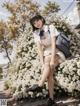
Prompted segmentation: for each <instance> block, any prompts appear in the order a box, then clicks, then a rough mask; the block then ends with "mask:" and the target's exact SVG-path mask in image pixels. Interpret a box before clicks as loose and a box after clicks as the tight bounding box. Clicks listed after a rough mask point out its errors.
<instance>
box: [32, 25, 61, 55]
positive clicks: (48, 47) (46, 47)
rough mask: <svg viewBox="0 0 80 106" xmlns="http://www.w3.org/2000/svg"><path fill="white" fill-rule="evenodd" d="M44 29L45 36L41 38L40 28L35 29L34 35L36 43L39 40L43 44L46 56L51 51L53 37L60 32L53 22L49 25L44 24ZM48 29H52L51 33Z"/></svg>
mask: <svg viewBox="0 0 80 106" xmlns="http://www.w3.org/2000/svg"><path fill="white" fill-rule="evenodd" d="M42 29H43V30H44V36H42V37H41V38H40V36H39V33H40V29H39V30H36V31H34V33H33V36H34V41H35V43H37V42H39V43H40V44H41V45H42V46H43V50H44V56H46V55H48V54H50V53H51V38H52V37H53V36H58V34H59V32H58V31H57V29H56V28H55V26H54V25H52V24H51V25H49V26H48V25H44V26H43V28H42ZM48 30H49V31H50V33H49V31H48Z"/></svg>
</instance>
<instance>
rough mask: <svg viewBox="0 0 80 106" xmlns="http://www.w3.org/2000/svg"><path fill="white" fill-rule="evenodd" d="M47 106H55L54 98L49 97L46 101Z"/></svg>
mask: <svg viewBox="0 0 80 106" xmlns="http://www.w3.org/2000/svg"><path fill="white" fill-rule="evenodd" d="M47 106H57V104H56V102H55V101H54V100H52V99H51V98H49V99H48V101H47Z"/></svg>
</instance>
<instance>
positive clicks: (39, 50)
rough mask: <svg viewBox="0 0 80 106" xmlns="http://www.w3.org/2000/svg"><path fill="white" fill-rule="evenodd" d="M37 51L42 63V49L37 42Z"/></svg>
mask: <svg viewBox="0 0 80 106" xmlns="http://www.w3.org/2000/svg"><path fill="white" fill-rule="evenodd" d="M37 51H38V55H39V57H40V62H41V64H42V65H43V64H44V58H43V49H42V46H41V44H40V43H39V42H37Z"/></svg>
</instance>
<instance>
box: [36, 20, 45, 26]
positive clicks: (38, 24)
mask: <svg viewBox="0 0 80 106" xmlns="http://www.w3.org/2000/svg"><path fill="white" fill-rule="evenodd" d="M42 26H43V22H42V20H36V21H35V22H34V27H36V28H42Z"/></svg>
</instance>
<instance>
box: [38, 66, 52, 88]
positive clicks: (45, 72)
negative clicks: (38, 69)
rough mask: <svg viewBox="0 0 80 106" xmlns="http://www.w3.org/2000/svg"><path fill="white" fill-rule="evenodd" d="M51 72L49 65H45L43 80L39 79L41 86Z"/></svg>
mask: <svg viewBox="0 0 80 106" xmlns="http://www.w3.org/2000/svg"><path fill="white" fill-rule="evenodd" d="M49 73H50V68H49V65H45V67H44V70H43V73H42V76H41V80H40V81H39V86H43V84H44V82H45V81H46V79H47V77H48V76H49Z"/></svg>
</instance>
